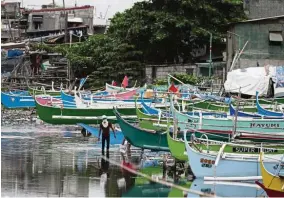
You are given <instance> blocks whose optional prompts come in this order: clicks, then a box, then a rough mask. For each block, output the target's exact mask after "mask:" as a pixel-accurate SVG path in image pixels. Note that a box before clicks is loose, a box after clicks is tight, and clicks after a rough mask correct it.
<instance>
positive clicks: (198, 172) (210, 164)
mask: <svg viewBox="0 0 284 198" xmlns="http://www.w3.org/2000/svg"><path fill="white" fill-rule="evenodd" d="M184 143H185V148H186V152H187V155H188V158H190V160H189V165H190V167H191V169H192V171H193V173H194V175H195V176H196V177H197V178H203V177H238V178H240V177H244V178H245V177H254V176H260V175H261V170H260V167H259V162H258V161H259V156H258V155H255V154H239V153H228V152H225V147H226V146H227V144H226V143H225V144H223V145H222V146H221V148H220V150H219V151H218V152H202V150H200V149H198V148H196V149H194V148H193V147H192V146H190V145H189V142H188V141H187V139H186V132H184ZM245 147H247V148H257V147H253V146H248V145H245ZM272 150H273V149H272ZM281 151H282V152H283V150H281ZM281 156H282V155H280V154H275V155H273V154H271V155H270V157H269V159H265V160H264V165H265V167H266V168H267V170H269V171H273V170H274V167H275V165H276V164H277V162H278V161H279V159H280V158H281Z"/></svg>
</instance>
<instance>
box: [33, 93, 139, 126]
mask: <svg viewBox="0 0 284 198" xmlns="http://www.w3.org/2000/svg"><path fill="white" fill-rule="evenodd" d="M39 98H40V97H35V103H36V108H37V114H38V116H39V118H40V119H41V120H43V121H44V122H46V123H50V124H77V123H82V122H83V123H84V124H98V123H100V122H101V120H102V115H106V116H107V117H108V119H109V120H112V122H116V117H115V114H114V113H113V106H114V105H110V104H99V105H98V107H97V108H89V107H86V108H78V107H76V108H75V107H64V108H63V106H62V105H53V104H52V105H46V104H43V103H41V100H40V99H39ZM117 108H118V109H119V110H120V112H121V113H122V114H123V116H125V117H128V118H134V117H136V116H135V114H136V112H135V107H134V106H121V105H117Z"/></svg>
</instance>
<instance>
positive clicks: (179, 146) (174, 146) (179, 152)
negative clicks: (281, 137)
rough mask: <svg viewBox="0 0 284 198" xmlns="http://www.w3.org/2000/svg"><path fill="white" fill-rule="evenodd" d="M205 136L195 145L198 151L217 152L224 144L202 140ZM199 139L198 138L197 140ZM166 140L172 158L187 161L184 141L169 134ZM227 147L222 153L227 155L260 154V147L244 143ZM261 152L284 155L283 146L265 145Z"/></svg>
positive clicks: (231, 144)
mask: <svg viewBox="0 0 284 198" xmlns="http://www.w3.org/2000/svg"><path fill="white" fill-rule="evenodd" d="M204 138H205V136H204V135H203V136H202V139H201V140H203V141H202V142H203V143H200V144H196V145H197V147H198V148H199V150H202V151H205V152H209V151H213V152H218V151H219V150H220V148H221V147H222V145H223V144H224V143H225V142H224V141H214V140H210V139H207V140H206V139H204ZM197 139H199V138H197ZM167 140H168V145H169V149H170V152H171V154H172V156H173V157H174V158H176V159H178V160H181V161H186V160H188V156H187V153H186V151H185V144H184V141H183V140H181V139H173V138H172V137H171V135H170V133H169V132H167ZM199 140H200V139H199ZM226 144H227V146H226V147H225V149H224V152H227V153H247V154H255V153H259V152H260V148H261V145H260V144H253V143H251V142H250V143H248V142H247V143H246V144H237V143H226ZM262 148H263V151H264V152H266V153H272V154H284V144H274V145H265V146H263V147H262Z"/></svg>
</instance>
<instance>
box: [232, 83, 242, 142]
mask: <svg viewBox="0 0 284 198" xmlns="http://www.w3.org/2000/svg"><path fill="white" fill-rule="evenodd" d="M240 98H241V87H240V88H239V94H238V99H237V107H236V110H235V117H234V125H233V133H232V139H234V136H235V134H236V131H237V121H238V111H239V106H240Z"/></svg>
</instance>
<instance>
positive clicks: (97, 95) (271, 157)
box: [1, 81, 284, 193]
mask: <svg viewBox="0 0 284 198" xmlns="http://www.w3.org/2000/svg"><path fill="white" fill-rule="evenodd" d="M135 85H136V84H135ZM183 86H185V85H183ZM183 86H180V87H178V86H176V87H175V85H173V84H170V81H169V88H168V89H167V90H166V91H165V90H163V91H157V90H158V88H153V89H147V86H144V87H136V86H134V87H132V88H126V87H118V86H114V85H110V84H106V87H105V89H104V90H100V91H97V92H90V91H85V90H83V91H82V90H81V86H80V87H79V88H78V89H77V88H76V87H75V88H74V90H71V91H69V90H63V89H61V90H59V91H55V90H54V88H52V89H51V90H45V89H44V88H42V89H36V88H30V89H29V90H28V91H17V90H16V91H10V92H1V99H2V100H1V102H2V104H3V105H4V107H6V108H34V107H35V108H36V112H37V115H38V118H39V119H41V120H42V121H44V122H46V123H50V124H71V125H76V124H77V125H79V126H81V127H82V128H83V129H84V130H85V131H88V132H89V133H90V134H91V135H92V136H95V137H98V129H97V128H96V126H95V125H97V124H100V123H101V120H102V116H103V115H104V116H106V117H107V118H108V120H110V121H111V122H112V123H116V124H117V125H116V126H117V127H118V130H117V132H116V133H117V135H116V138H115V137H114V136H111V137H110V139H111V140H110V143H111V144H120V143H121V142H122V140H124V139H126V140H127V141H128V142H129V143H130V144H131V145H133V146H135V147H138V148H141V149H142V150H144V149H149V150H152V151H167V152H170V153H171V155H172V156H173V157H174V158H175V159H176V160H177V161H182V162H187V163H189V165H190V167H191V169H192V171H193V173H194V175H195V177H197V178H202V179H208V178H211V179H212V178H213V179H216V178H219V179H220V178H230V179H236V178H247V179H260V178H261V177H262V176H263V177H268V175H271V174H272V173H273V174H274V173H275V171H276V169H277V168H275V167H283V166H282V165H281V163H283V156H284V144H283V142H284V112H283V108H284V104H283V103H282V102H281V99H274V100H272V99H261V98H259V94H258V92H256V93H255V94H256V95H255V100H252V99H250V100H243V99H240V98H233V97H231V98H228V97H220V96H214V95H212V94H208V93H201V92H199V91H197V90H198V89H197V88H194V86H190V88H188V89H186V88H184V87H183ZM52 87H53V86H52ZM279 164H280V165H279ZM279 169H280V168H279ZM265 172H266V173H267V174H266V173H265ZM269 173H271V174H269ZM274 176H275V177H276V178H277V177H279V179H278V180H279V181H281V182H282V180H281V179H282V177H281V176H277V175H275V174H274ZM258 185H260V186H261V187H262V188H263V189H265V190H267V191H269V190H271V193H274V191H275V190H276V191H277V190H278V191H279V190H280V191H281V189H279V186H278V185H276V187H271V186H269V185H268V184H267V183H266V182H265V181H263V183H258ZM269 192H270V191H269Z"/></svg>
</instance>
